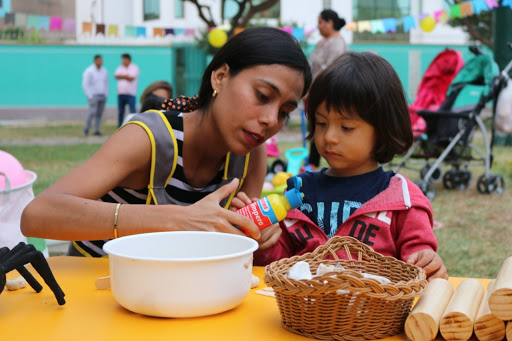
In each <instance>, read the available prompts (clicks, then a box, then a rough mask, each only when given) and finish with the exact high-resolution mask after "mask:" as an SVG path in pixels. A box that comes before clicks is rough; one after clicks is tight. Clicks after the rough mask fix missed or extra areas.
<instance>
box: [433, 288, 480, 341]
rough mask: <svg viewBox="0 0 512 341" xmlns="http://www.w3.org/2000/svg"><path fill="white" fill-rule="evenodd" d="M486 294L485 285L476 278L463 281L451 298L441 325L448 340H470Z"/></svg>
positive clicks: (440, 327) (442, 332) (442, 331)
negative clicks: (477, 314)
mask: <svg viewBox="0 0 512 341" xmlns="http://www.w3.org/2000/svg"><path fill="white" fill-rule="evenodd" d="M483 296H484V287H483V286H482V284H481V283H480V282H479V281H477V280H476V279H472V278H469V279H466V280H464V281H462V282H461V283H460V284H459V286H458V287H457V289H455V292H454V293H453V295H452V298H451V299H450V302H449V303H448V306H447V307H446V309H445V311H444V314H443V317H442V318H441V322H440V325H439V329H440V330H441V335H442V336H443V338H444V339H445V340H446V341H453V340H458V341H461V340H469V338H470V337H471V335H473V323H474V322H475V317H476V313H477V311H478V308H479V307H480V302H482V297H483Z"/></svg>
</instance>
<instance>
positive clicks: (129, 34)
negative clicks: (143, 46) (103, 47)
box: [124, 25, 137, 38]
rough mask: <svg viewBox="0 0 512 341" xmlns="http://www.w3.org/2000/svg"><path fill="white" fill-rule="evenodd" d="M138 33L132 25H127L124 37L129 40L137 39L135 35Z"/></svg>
mask: <svg viewBox="0 0 512 341" xmlns="http://www.w3.org/2000/svg"><path fill="white" fill-rule="evenodd" d="M136 32H137V28H136V27H135V26H132V25H126V26H125V27H124V36H125V37H128V38H135V34H136Z"/></svg>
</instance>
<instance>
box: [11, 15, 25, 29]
mask: <svg viewBox="0 0 512 341" xmlns="http://www.w3.org/2000/svg"><path fill="white" fill-rule="evenodd" d="M27 22H28V17H27V15H26V14H25V13H15V14H14V25H16V27H27Z"/></svg>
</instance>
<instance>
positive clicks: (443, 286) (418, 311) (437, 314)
mask: <svg viewBox="0 0 512 341" xmlns="http://www.w3.org/2000/svg"><path fill="white" fill-rule="evenodd" d="M452 295H453V287H452V285H451V284H450V282H448V281H447V280H445V279H442V278H436V279H433V280H431V281H430V282H429V283H428V285H427V287H426V289H425V292H424V293H423V294H422V295H421V296H420V298H419V299H418V301H417V302H416V305H415V306H414V308H413V309H412V311H411V313H410V314H409V316H408V317H407V320H405V334H407V337H409V339H411V340H412V341H430V340H434V339H435V338H436V336H437V333H438V332H439V322H440V321H441V317H442V315H443V312H444V310H445V309H446V306H447V305H448V302H450V298H451V297H452Z"/></svg>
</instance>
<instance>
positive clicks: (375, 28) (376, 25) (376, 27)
mask: <svg viewBox="0 0 512 341" xmlns="http://www.w3.org/2000/svg"><path fill="white" fill-rule="evenodd" d="M370 25H371V27H372V33H374V34H375V33H385V30H384V23H383V22H382V20H370Z"/></svg>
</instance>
